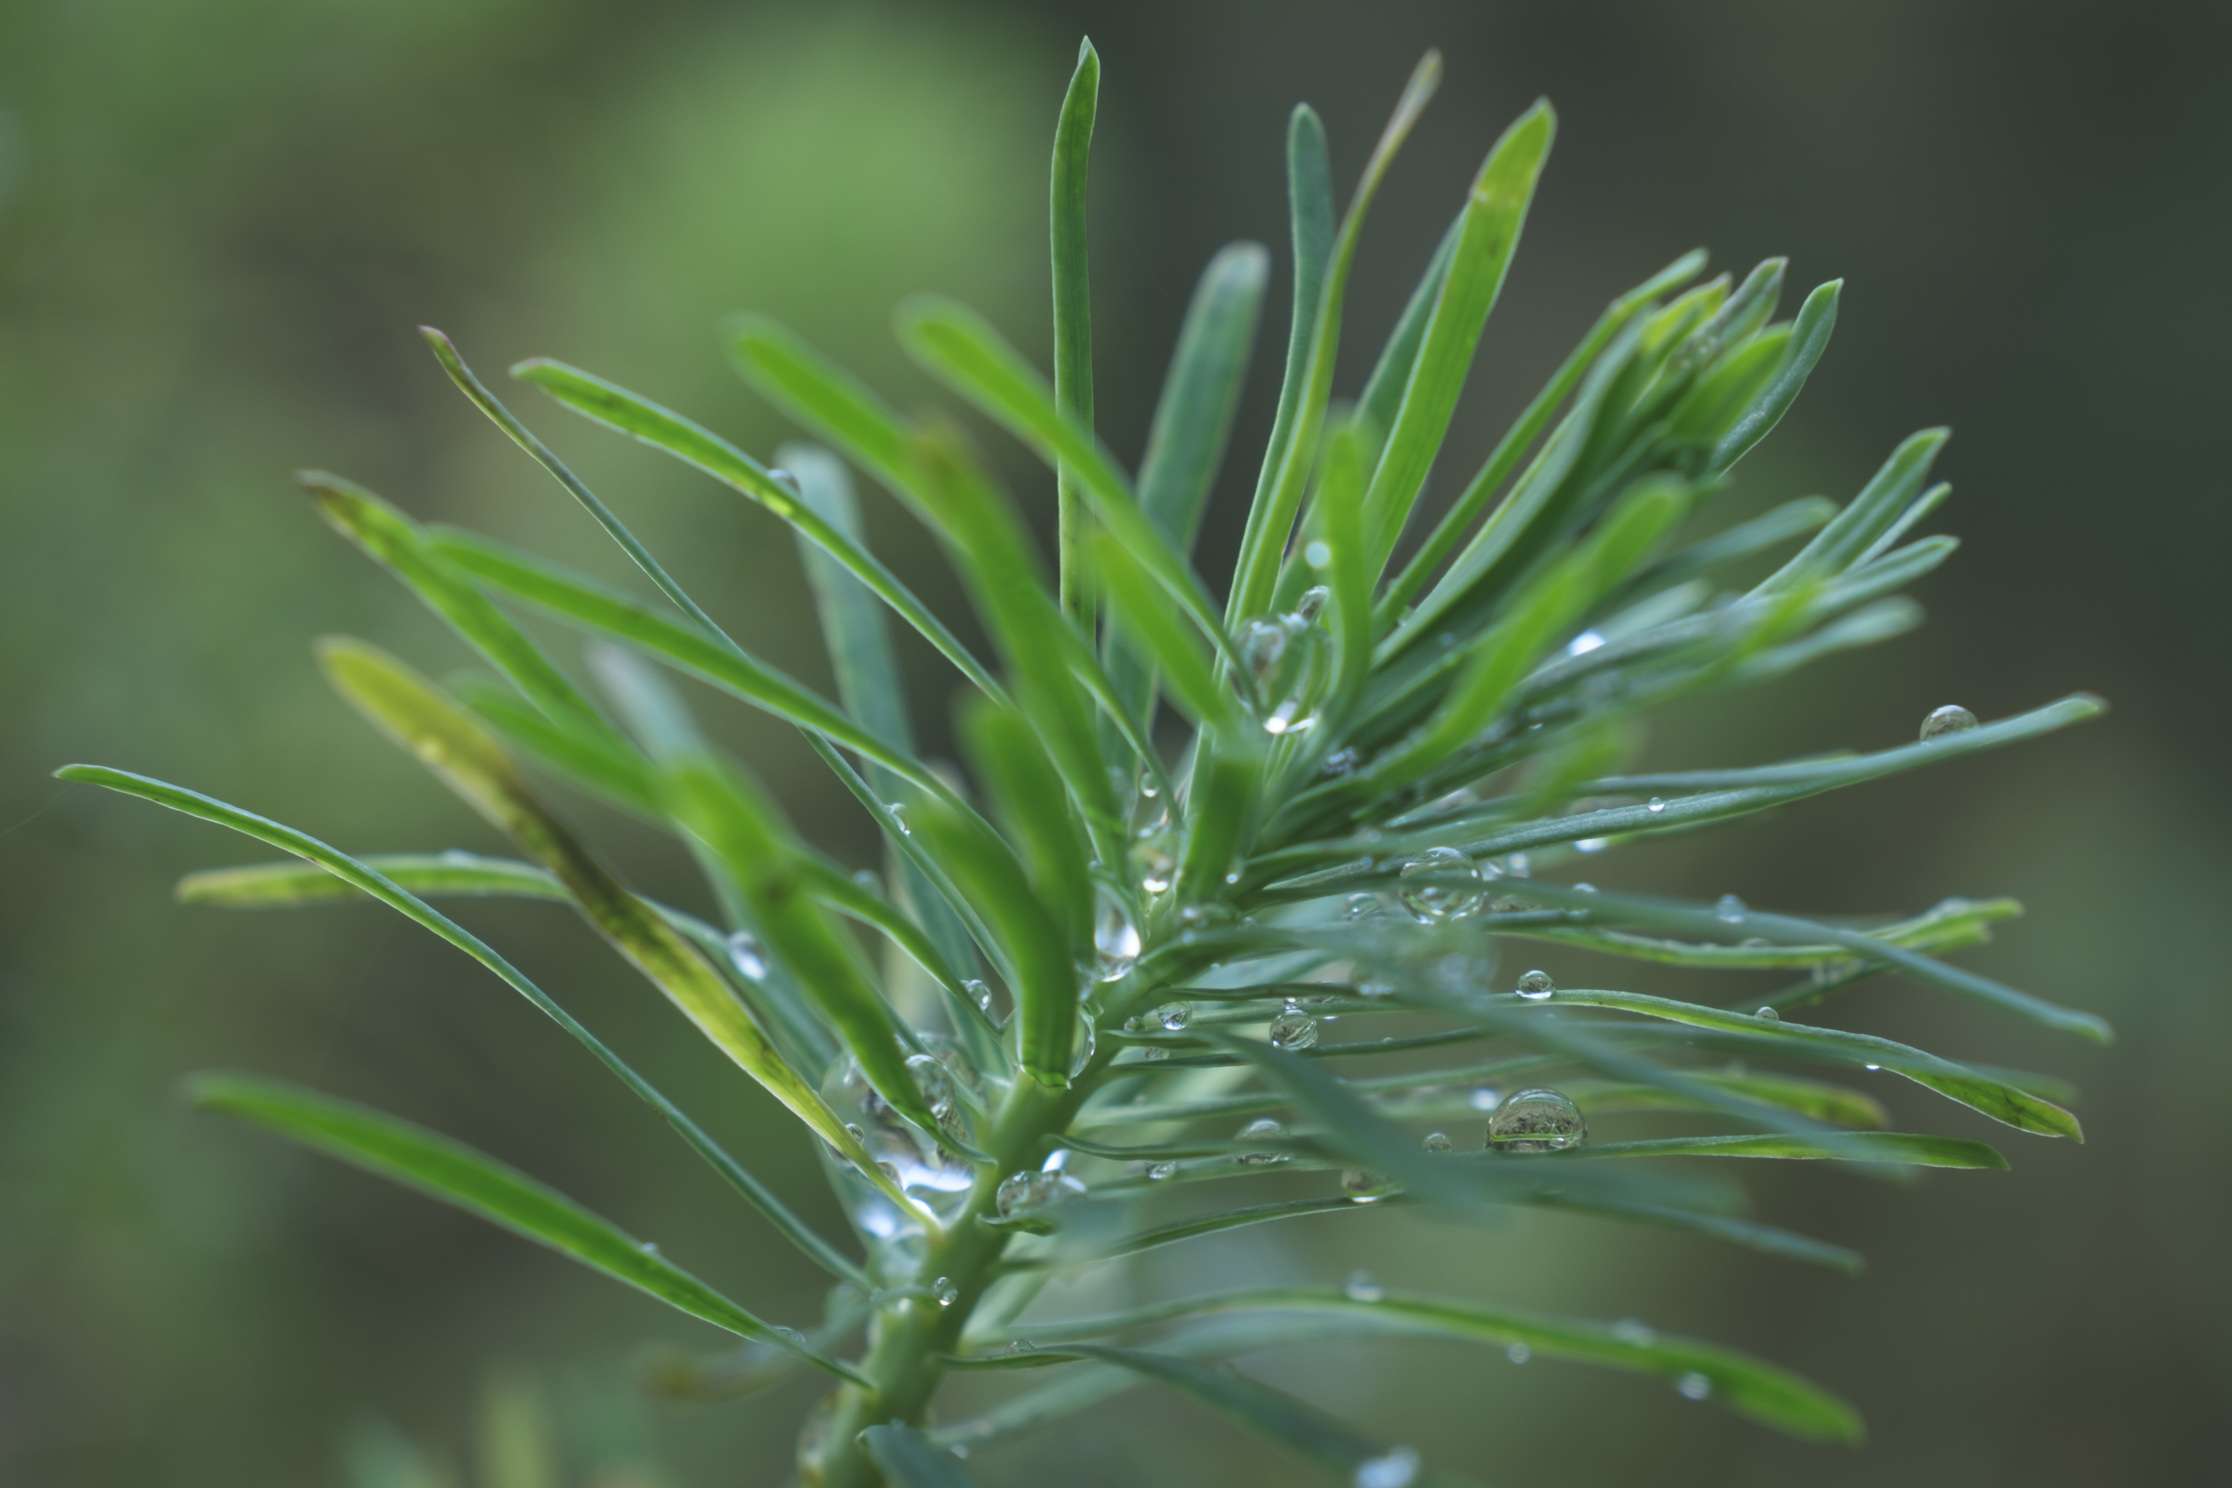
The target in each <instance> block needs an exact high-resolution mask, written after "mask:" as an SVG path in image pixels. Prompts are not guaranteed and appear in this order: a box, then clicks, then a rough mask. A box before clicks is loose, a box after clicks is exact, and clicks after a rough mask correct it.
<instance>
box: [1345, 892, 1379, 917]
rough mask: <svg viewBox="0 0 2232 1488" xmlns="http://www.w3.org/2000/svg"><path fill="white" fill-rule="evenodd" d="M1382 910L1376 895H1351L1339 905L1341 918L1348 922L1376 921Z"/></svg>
mask: <svg viewBox="0 0 2232 1488" xmlns="http://www.w3.org/2000/svg"><path fill="white" fill-rule="evenodd" d="M1382 908H1384V906H1383V905H1382V904H1381V903H1380V896H1379V895H1377V894H1351V895H1349V896H1348V898H1347V899H1346V900H1344V901H1343V902H1342V904H1341V918H1342V919H1344V920H1350V921H1355V920H1370V919H1376V918H1378V916H1379V913H1380V910H1381V909H1382Z"/></svg>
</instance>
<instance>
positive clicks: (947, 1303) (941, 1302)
mask: <svg viewBox="0 0 2232 1488" xmlns="http://www.w3.org/2000/svg"><path fill="white" fill-rule="evenodd" d="M930 1295H931V1296H932V1297H933V1298H935V1299H936V1300H937V1303H938V1306H940V1307H951V1306H952V1305H953V1304H954V1302H955V1301H956V1300H957V1299H958V1298H959V1297H960V1295H961V1288H959V1287H957V1286H955V1285H954V1284H953V1278H952V1277H950V1276H941V1277H939V1278H938V1279H937V1280H936V1281H933V1282H931V1283H930Z"/></svg>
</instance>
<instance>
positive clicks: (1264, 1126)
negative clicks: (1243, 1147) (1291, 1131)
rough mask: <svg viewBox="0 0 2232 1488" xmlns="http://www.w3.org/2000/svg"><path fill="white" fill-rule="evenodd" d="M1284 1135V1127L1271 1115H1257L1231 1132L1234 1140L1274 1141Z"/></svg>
mask: <svg viewBox="0 0 2232 1488" xmlns="http://www.w3.org/2000/svg"><path fill="white" fill-rule="evenodd" d="M1285 1135H1286V1128H1285V1127H1283V1126H1281V1125H1279V1122H1278V1119H1277V1118H1276V1117H1273V1116H1258V1117H1257V1118H1256V1119H1255V1120H1253V1121H1251V1122H1249V1123H1248V1124H1247V1125H1246V1126H1243V1127H1241V1128H1240V1130H1239V1131H1237V1132H1235V1133H1234V1134H1233V1140H1234V1141H1236V1142H1275V1141H1277V1140H1278V1139H1279V1138H1280V1137H1282V1136H1285Z"/></svg>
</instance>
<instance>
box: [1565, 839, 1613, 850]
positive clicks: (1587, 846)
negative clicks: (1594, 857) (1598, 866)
mask: <svg viewBox="0 0 2232 1488" xmlns="http://www.w3.org/2000/svg"><path fill="white" fill-rule="evenodd" d="M1611 845H1612V839H1610V838H1609V837H1583V838H1580V839H1578V840H1577V841H1575V842H1574V844H1573V850H1574V851H1575V852H1577V853H1600V852H1603V851H1604V850H1605V849H1606V848H1608V847H1610V846H1611Z"/></svg>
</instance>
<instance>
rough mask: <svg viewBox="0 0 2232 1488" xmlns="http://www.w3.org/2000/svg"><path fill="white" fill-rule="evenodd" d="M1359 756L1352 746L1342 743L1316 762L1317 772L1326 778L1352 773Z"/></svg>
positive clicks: (1359, 759)
mask: <svg viewBox="0 0 2232 1488" xmlns="http://www.w3.org/2000/svg"><path fill="white" fill-rule="evenodd" d="M1361 758H1362V756H1360V755H1358V754H1357V752H1356V750H1355V748H1354V746H1352V745H1347V744H1344V745H1342V746H1341V747H1340V748H1339V749H1336V750H1334V751H1333V752H1332V753H1331V754H1328V755H1327V756H1326V757H1325V758H1324V759H1322V760H1320V761H1319V762H1318V774H1320V775H1322V776H1324V777H1325V778H1326V779H1328V780H1338V779H1340V778H1341V777H1342V776H1344V775H1352V774H1354V773H1355V772H1356V767H1357V765H1358V763H1359V762H1360V761H1361Z"/></svg>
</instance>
